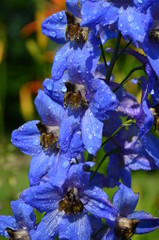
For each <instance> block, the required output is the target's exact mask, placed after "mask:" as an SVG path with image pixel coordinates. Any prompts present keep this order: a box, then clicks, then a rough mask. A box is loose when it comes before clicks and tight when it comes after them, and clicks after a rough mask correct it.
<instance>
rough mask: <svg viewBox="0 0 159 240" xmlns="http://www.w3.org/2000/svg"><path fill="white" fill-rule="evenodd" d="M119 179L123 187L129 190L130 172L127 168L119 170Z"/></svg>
mask: <svg viewBox="0 0 159 240" xmlns="http://www.w3.org/2000/svg"><path fill="white" fill-rule="evenodd" d="M121 179H122V182H123V183H124V185H125V186H127V187H129V188H131V171H130V169H129V167H123V168H121Z"/></svg>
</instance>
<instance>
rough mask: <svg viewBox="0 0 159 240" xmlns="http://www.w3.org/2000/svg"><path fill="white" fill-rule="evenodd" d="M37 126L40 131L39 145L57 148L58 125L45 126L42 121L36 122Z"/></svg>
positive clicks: (46, 147) (45, 147)
mask: <svg viewBox="0 0 159 240" xmlns="http://www.w3.org/2000/svg"><path fill="white" fill-rule="evenodd" d="M36 126H37V128H38V129H39V131H40V145H41V146H42V147H43V148H44V149H48V148H52V149H58V148H59V146H58V144H57V142H58V133H59V127H58V126H46V125H44V124H43V123H42V122H39V123H37V124H36Z"/></svg>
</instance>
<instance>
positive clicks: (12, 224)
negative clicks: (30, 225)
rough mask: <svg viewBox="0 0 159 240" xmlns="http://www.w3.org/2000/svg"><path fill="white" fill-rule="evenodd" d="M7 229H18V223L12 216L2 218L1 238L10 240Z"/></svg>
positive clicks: (0, 224)
mask: <svg viewBox="0 0 159 240" xmlns="http://www.w3.org/2000/svg"><path fill="white" fill-rule="evenodd" d="M6 228H11V229H17V223H16V220H15V218H13V217H12V216H0V236H4V237H6V238H9V236H8V233H7V231H5V229H6Z"/></svg>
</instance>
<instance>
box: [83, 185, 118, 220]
mask: <svg viewBox="0 0 159 240" xmlns="http://www.w3.org/2000/svg"><path fill="white" fill-rule="evenodd" d="M83 199H84V201H85V202H86V204H85V206H84V207H85V209H87V211H88V212H90V213H91V214H92V215H94V216H96V217H100V218H105V219H108V220H109V221H111V222H115V221H116V217H117V215H118V211H117V210H116V209H115V208H114V207H113V206H112V204H111V202H110V201H109V199H108V196H107V194H106V193H105V192H104V191H103V190H102V189H100V188H98V187H94V188H88V189H87V190H85V191H84V197H83Z"/></svg>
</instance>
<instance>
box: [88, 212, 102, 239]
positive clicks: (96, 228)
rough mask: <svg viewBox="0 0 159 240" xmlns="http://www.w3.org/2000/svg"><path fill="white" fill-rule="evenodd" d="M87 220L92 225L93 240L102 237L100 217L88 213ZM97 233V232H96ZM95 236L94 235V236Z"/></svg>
mask: <svg viewBox="0 0 159 240" xmlns="http://www.w3.org/2000/svg"><path fill="white" fill-rule="evenodd" d="M89 220H90V223H91V227H92V235H93V239H94V240H98V239H102V235H103V234H102V233H100V230H101V228H102V227H103V224H102V219H101V218H96V217H94V216H93V215H91V214H90V215H89ZM97 233H98V234H97ZM94 235H95V236H96V237H95V236H94Z"/></svg>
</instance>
